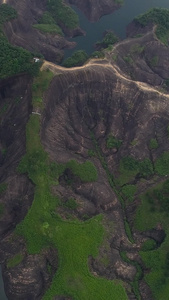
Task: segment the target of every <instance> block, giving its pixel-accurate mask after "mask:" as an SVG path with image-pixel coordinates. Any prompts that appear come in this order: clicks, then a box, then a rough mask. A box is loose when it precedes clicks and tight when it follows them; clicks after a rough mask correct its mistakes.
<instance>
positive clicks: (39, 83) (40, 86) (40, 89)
mask: <svg viewBox="0 0 169 300" xmlns="http://www.w3.org/2000/svg"><path fill="white" fill-rule="evenodd" d="M52 78H53V73H52V72H50V71H42V72H40V73H39V75H38V76H36V77H35V78H34V82H33V84H32V93H33V95H32V96H33V99H32V104H33V107H34V109H36V108H43V93H44V92H45V91H46V90H47V88H48V86H49V83H50V81H51V80H52Z"/></svg>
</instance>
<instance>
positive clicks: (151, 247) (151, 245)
mask: <svg viewBox="0 0 169 300" xmlns="http://www.w3.org/2000/svg"><path fill="white" fill-rule="evenodd" d="M155 248H156V242H155V241H154V240H152V239H151V240H147V241H145V242H144V244H143V245H142V246H141V251H150V250H154V249H155Z"/></svg>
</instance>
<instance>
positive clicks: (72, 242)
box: [16, 72, 127, 300]
mask: <svg viewBox="0 0 169 300" xmlns="http://www.w3.org/2000/svg"><path fill="white" fill-rule="evenodd" d="M44 76H45V73H43V74H42V77H43V78H44ZM46 76H47V77H48V73H47V72H46ZM35 82H36V80H35ZM42 82H43V80H42V81H41V80H40V78H39V86H38V89H40V90H41V92H40V94H39V96H40V97H41V96H42V95H41V93H42V91H44V90H43V84H42ZM41 84H42V86H41ZM48 84H49V81H48ZM46 88H47V87H46ZM34 92H35V93H36V89H35V91H34ZM34 92H33V97H34V96H35V94H34ZM39 132H40V115H35V114H32V115H31V116H30V119H29V122H28V124H27V128H26V149H27V152H26V155H25V156H24V157H23V159H22V160H21V162H20V165H19V167H18V171H19V172H23V173H27V174H28V176H29V178H30V179H31V180H32V182H33V183H34V184H35V194H34V200H33V203H32V206H31V208H30V210H29V212H28V214H27V216H26V217H25V219H24V220H23V221H22V222H21V223H20V224H19V225H17V228H16V232H17V233H18V234H19V235H21V236H23V237H24V238H25V241H26V245H27V251H28V253H30V254H35V253H40V252H41V250H42V249H43V248H44V247H49V246H52V247H55V248H56V249H57V250H58V258H59V267H58V270H57V272H56V274H55V275H54V277H53V281H52V284H51V286H50V288H49V290H47V291H46V293H45V295H44V296H43V300H51V299H52V298H53V297H54V296H55V295H65V296H70V297H73V299H74V300H76V299H78V300H79V299H80V300H83V299H84V300H86V299H90V300H96V299H97V300H99V299H100V300H102V299H106V300H111V299H112V298H113V299H114V300H119V299H121V300H127V295H126V292H125V289H124V287H123V285H122V282H120V281H113V280H111V281H110V280H106V279H104V278H101V277H95V276H93V275H92V274H91V273H90V271H89V268H88V258H89V256H90V255H92V256H93V257H96V256H97V254H98V248H99V246H100V245H101V243H102V241H103V235H104V228H103V225H102V216H101V215H98V216H96V217H94V218H92V219H90V220H88V221H85V222H82V221H78V220H73V221H70V220H63V219H62V218H61V217H60V216H59V215H58V214H57V207H58V206H59V205H60V199H59V198H58V197H56V196H53V195H52V193H51V186H52V184H54V182H55V184H57V179H58V176H59V174H62V173H63V171H64V170H65V168H70V169H71V170H72V172H73V173H74V174H75V175H76V176H79V177H80V178H81V180H83V181H89V179H90V180H91V181H92V180H93V179H97V170H96V168H95V167H94V165H93V164H92V163H91V162H90V161H86V162H85V163H83V164H79V163H77V162H76V161H75V160H71V161H69V162H68V163H67V164H64V165H59V164H55V163H51V162H50V160H49V157H48V155H47V153H45V151H44V149H43V147H42V145H41V141H40V136H39ZM91 170H93V171H92V172H91ZM93 176H94V177H93Z"/></svg>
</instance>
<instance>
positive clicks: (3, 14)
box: [0, 4, 39, 78]
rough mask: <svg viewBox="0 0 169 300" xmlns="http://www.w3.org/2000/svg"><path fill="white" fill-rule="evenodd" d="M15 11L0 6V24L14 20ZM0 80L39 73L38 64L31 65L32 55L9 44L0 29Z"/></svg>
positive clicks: (3, 5)
mask: <svg viewBox="0 0 169 300" xmlns="http://www.w3.org/2000/svg"><path fill="white" fill-rule="evenodd" d="M16 17H17V13H16V11H15V10H14V9H13V8H12V7H10V6H9V5H7V4H2V5H0V24H3V23H4V22H6V21H9V20H10V19H13V18H16ZM0 66H1V68H0V78H6V77H9V76H12V75H14V74H18V73H28V74H30V75H32V76H35V75H37V74H38V72H39V64H38V63H36V64H35V63H33V55H32V54H31V53H30V52H28V51H27V50H24V49H23V48H20V47H14V46H12V45H10V44H9V42H8V40H7V38H6V37H5V36H4V34H3V32H2V25H1V27H0Z"/></svg>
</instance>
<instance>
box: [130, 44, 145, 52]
mask: <svg viewBox="0 0 169 300" xmlns="http://www.w3.org/2000/svg"><path fill="white" fill-rule="evenodd" d="M144 48H145V46H141V45H140V44H134V45H132V46H131V47H130V51H131V53H133V54H134V53H136V54H141V53H143V51H144Z"/></svg>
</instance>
